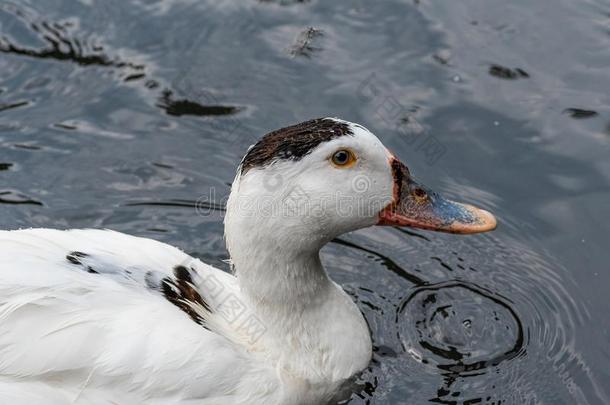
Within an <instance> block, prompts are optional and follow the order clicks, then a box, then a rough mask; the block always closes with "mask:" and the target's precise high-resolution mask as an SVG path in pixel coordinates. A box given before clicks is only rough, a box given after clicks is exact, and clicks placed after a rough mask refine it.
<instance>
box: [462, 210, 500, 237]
mask: <svg viewBox="0 0 610 405" xmlns="http://www.w3.org/2000/svg"><path fill="white" fill-rule="evenodd" d="M468 210H469V211H470V212H471V213H472V215H473V216H474V217H475V218H476V222H477V224H476V225H474V226H473V225H471V226H468V227H467V228H466V229H465V231H466V232H465V233H481V232H489V231H493V230H494V229H496V227H497V226H498V221H497V220H496V217H495V216H494V215H493V214H492V213H491V212H489V211H486V210H483V209H480V208H476V207H473V206H472V205H469V206H468Z"/></svg>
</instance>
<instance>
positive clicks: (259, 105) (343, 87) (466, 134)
mask: <svg viewBox="0 0 610 405" xmlns="http://www.w3.org/2000/svg"><path fill="white" fill-rule="evenodd" d="M608 15H610V9H609V8H608V5H607V4H606V3H605V2H603V1H601V0H591V1H587V2H572V1H568V0H557V1H550V0H544V1H538V2H529V1H525V0H517V1H515V2H502V1H500V0H491V1H489V0H487V1H483V0H466V1H461V2H428V1H416V2H405V1H399V0H396V1H392V0H387V1H384V2H377V3H370V2H364V1H362V0H340V1H336V2H321V1H284V0H282V1H256V0H252V1H236V0H227V1H220V2H212V1H201V2H188V1H181V0H154V1H146V2H144V1H139V0H134V1H132V2H122V1H118V0H108V1H103V2H88V1H82V2H78V1H69V0H51V1H48V2H41V1H38V2H36V1H23V2H21V1H20V2H16V1H5V2H2V3H0V30H1V32H0V69H1V71H2V76H1V78H0V212H1V215H0V226H1V227H2V228H10V229H13V228H19V227H31V226H42V227H57V228H70V227H97V228H111V229H116V230H119V231H123V232H128V233H132V234H136V235H142V236H147V237H151V238H155V239H158V240H161V241H164V242H167V243H170V244H172V245H176V246H178V247H180V248H182V249H184V250H185V251H187V252H190V253H191V254H193V255H195V256H198V257H200V258H202V259H203V260H205V261H206V262H209V263H211V264H213V265H216V266H218V267H221V268H223V269H226V268H227V265H226V263H224V262H223V260H224V259H226V251H225V248H224V241H223V228H222V217H223V211H224V201H226V197H227V195H228V192H229V185H230V183H231V181H232V179H233V177H234V175H235V168H236V165H237V163H238V162H239V159H240V158H241V156H242V155H243V154H244V152H245V151H246V149H247V147H248V145H250V144H251V143H252V142H254V141H255V140H256V139H257V138H258V137H259V136H260V135H262V134H264V133H266V132H268V131H269V130H272V129H275V128H277V127H280V126H282V125H286V124H290V123H295V122H298V121H302V120H305V119H309V118H312V117H318V116H328V115H332V116H341V117H343V118H345V119H349V120H352V121H356V122H360V123H361V124H363V125H366V126H367V127H368V128H369V129H371V130H373V131H374V132H375V133H376V134H377V135H378V136H379V137H380V138H381V139H382V141H383V142H384V143H385V144H386V145H387V146H388V147H389V148H390V149H392V150H393V152H394V153H396V154H397V155H398V156H400V157H401V159H402V160H403V161H405V162H406V163H407V164H408V166H409V168H410V170H411V171H412V172H414V173H415V175H416V176H417V177H418V178H422V179H423V180H424V181H425V183H426V184H429V185H430V186H431V187H433V188H434V189H437V190H438V191H441V192H443V193H444V194H448V196H449V197H453V198H455V199H459V200H467V201H470V202H473V203H475V204H477V205H481V206H483V207H484V208H486V209H489V210H491V211H493V212H494V213H496V214H497V215H498V217H499V219H500V225H499V228H498V230H497V231H496V232H494V233H492V234H486V235H477V236H471V237H458V236H453V235H439V234H432V233H428V232H424V231H419V230H413V229H393V228H376V229H367V230H363V231H360V232H357V233H354V234H351V235H345V236H342V237H341V238H338V239H336V240H334V241H333V243H331V244H329V245H328V246H327V247H326V248H325V249H324V251H323V260H324V261H325V263H326V265H327V267H328V270H329V272H330V273H331V275H332V276H333V278H334V279H335V280H336V281H338V282H340V283H341V284H342V285H344V287H345V289H346V291H347V292H348V293H349V294H350V295H351V296H352V297H353V298H354V300H355V301H356V302H357V303H358V305H359V307H360V308H361V310H362V312H363V313H364V315H365V317H366V319H367V322H368V324H369V326H370V329H371V333H372V336H373V342H374V356H373V361H372V362H371V364H370V365H369V367H368V368H367V369H366V370H364V371H363V373H362V374H361V375H360V376H358V378H356V379H355V380H354V381H353V382H351V383H350V384H347V385H346V387H345V389H344V391H343V392H342V393H340V395H338V397H337V399H336V401H337V402H340V403H351V404H364V403H378V404H385V403H397V404H398V403H400V404H403V403H410V404H420V403H441V404H475V403H481V404H500V403H501V404H574V403H578V404H606V403H610V389H609V388H608V382H609V381H610V373H609V372H608V366H607V364H608V362H609V361H610V336H609V333H610V332H609V331H610V317H608V313H609V312H610V300H609V299H608V297H607V286H608V285H610V274H609V273H608V249H607V242H606V236H607V235H608V233H609V232H610V223H609V222H608V220H607V218H609V217H610V204H609V201H610V187H609V185H610V181H609V179H610V164H609V163H608V162H609V160H608V156H609V152H610V146H609V142H610V138H609V137H608V134H609V133H610V132H609V130H608V128H609V125H610V117H609V114H610V107H609V106H610V100H609V98H610V95H609V94H608V91H607V89H608V88H610V70H608V69H607V67H608V66H609V65H610V53H608V52H606V51H605V49H607V48H608V41H609V37H608V34H607V33H608ZM540 16H544V18H540Z"/></svg>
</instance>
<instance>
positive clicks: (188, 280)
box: [160, 265, 211, 325]
mask: <svg viewBox="0 0 610 405" xmlns="http://www.w3.org/2000/svg"><path fill="white" fill-rule="evenodd" d="M160 288H161V292H162V293H163V295H164V296H165V298H166V299H167V300H168V301H169V302H171V303H172V304H174V305H175V306H177V307H178V308H180V309H181V310H182V311H184V312H186V314H187V315H188V316H190V317H191V319H192V320H194V321H195V322H197V323H198V324H200V325H203V321H204V320H203V318H202V317H201V315H199V314H198V313H197V311H195V309H194V308H193V304H197V305H199V306H201V307H202V308H203V309H205V310H206V311H208V312H211V310H210V306H209V305H208V303H207V302H205V301H204V300H203V298H202V297H201V295H200V294H199V293H198V292H197V290H196V288H195V286H194V284H193V279H192V277H191V271H190V270H189V269H187V268H186V267H184V266H181V265H179V266H176V267H174V277H165V278H164V279H163V280H161V286H160Z"/></svg>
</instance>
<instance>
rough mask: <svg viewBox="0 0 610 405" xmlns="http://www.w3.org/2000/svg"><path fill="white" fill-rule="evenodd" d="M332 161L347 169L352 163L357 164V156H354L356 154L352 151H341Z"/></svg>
mask: <svg viewBox="0 0 610 405" xmlns="http://www.w3.org/2000/svg"><path fill="white" fill-rule="evenodd" d="M331 160H332V162H333V163H334V164H335V165H336V166H344V167H345V166H347V165H349V164H350V163H353V162H355V161H356V156H354V153H353V152H352V151H350V150H347V149H340V150H338V151H336V152H335V153H334V154H333V156H332V158H331Z"/></svg>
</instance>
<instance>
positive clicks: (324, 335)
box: [225, 217, 371, 383]
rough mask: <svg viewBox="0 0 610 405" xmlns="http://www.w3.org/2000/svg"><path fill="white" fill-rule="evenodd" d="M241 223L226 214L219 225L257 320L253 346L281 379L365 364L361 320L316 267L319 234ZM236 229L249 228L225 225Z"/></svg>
mask: <svg viewBox="0 0 610 405" xmlns="http://www.w3.org/2000/svg"><path fill="white" fill-rule="evenodd" d="M243 225H245V224H243V223H242V224H239V225H237V224H236V223H233V222H232V218H230V217H229V219H228V220H226V223H225V226H226V229H225V231H226V239H227V246H228V248H229V253H230V255H231V260H232V262H233V265H234V268H235V273H236V277H237V281H238V284H239V287H240V292H241V298H243V300H244V303H245V304H246V306H247V307H249V308H250V310H251V311H252V312H253V313H254V314H255V315H256V317H257V318H258V319H259V320H260V322H261V324H262V325H264V327H265V333H264V335H263V337H262V338H261V340H259V341H257V342H256V346H257V347H261V348H262V350H263V351H264V353H266V354H267V356H269V358H270V359H272V361H273V362H274V364H275V366H276V367H278V369H280V370H282V371H283V372H282V375H283V376H286V377H285V378H288V379H292V378H296V379H306V380H307V381H309V382H310V383H313V382H319V383H323V382H324V381H340V380H343V379H345V378H348V377H350V376H352V375H353V374H354V373H356V372H357V371H359V370H361V369H362V368H364V367H366V365H367V364H368V361H369V360H370V356H371V340H370V335H369V331H368V327H367V325H366V322H365V321H364V318H363V317H362V314H361V313H360V310H359V309H358V307H357V306H356V305H355V304H354V302H353V301H352V300H351V298H350V297H349V296H348V295H347V294H346V293H345V292H344V291H343V289H342V288H341V287H339V286H338V285H337V284H335V283H334V282H333V281H332V280H331V279H330V278H329V277H328V275H327V273H326V271H325V270H324V267H323V266H322V263H321V261H320V255H319V251H320V248H321V247H322V246H323V244H324V241H311V240H308V239H307V237H306V235H298V236H295V235H294V232H293V233H292V234H291V235H292V236H291V235H281V234H280V233H281V231H279V232H278V231H277V230H276V231H275V232H265V229H264V228H263V227H258V228H253V227H244V226H243ZM233 226H236V228H233ZM243 229H249V230H254V229H256V230H257V232H253V231H250V232H243V231H242V232H239V233H234V232H233V231H235V230H243ZM267 231H270V230H269V229H267Z"/></svg>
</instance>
